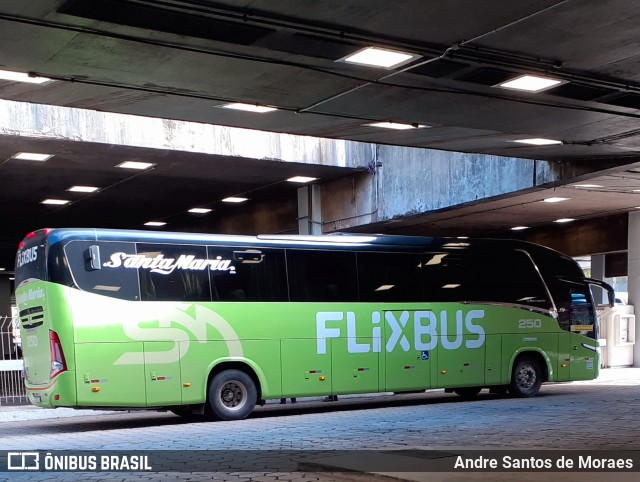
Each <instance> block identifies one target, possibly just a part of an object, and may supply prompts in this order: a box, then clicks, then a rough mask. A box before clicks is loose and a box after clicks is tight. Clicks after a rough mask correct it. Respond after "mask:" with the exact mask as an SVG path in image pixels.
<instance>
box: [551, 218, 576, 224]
mask: <svg viewBox="0 0 640 482" xmlns="http://www.w3.org/2000/svg"><path fill="white" fill-rule="evenodd" d="M571 221H575V219H573V218H560V219H556V220H555V221H554V223H570V222H571Z"/></svg>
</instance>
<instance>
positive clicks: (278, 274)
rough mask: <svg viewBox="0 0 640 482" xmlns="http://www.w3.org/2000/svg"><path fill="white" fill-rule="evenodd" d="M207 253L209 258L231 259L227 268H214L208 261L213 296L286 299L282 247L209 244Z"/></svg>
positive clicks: (214, 297)
mask: <svg viewBox="0 0 640 482" xmlns="http://www.w3.org/2000/svg"><path fill="white" fill-rule="evenodd" d="M208 253H209V260H218V261H222V260H232V263H231V264H230V265H229V269H220V270H216V269H215V265H212V269H211V279H212V286H211V291H212V295H213V299H214V300H220V301H287V300H288V294H287V271H286V267H285V258H284V250H282V249H246V248H227V247H218V246H209V247H208ZM223 267H226V264H225V265H224V266H223Z"/></svg>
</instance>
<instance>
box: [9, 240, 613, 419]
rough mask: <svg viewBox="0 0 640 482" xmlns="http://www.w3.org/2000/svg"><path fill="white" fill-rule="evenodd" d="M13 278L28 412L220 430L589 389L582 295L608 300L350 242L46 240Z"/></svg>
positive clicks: (581, 289) (505, 252)
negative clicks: (258, 419) (310, 412)
mask: <svg viewBox="0 0 640 482" xmlns="http://www.w3.org/2000/svg"><path fill="white" fill-rule="evenodd" d="M15 281H16V303H17V305H18V309H19V316H20V329H21V334H22V345H23V356H24V372H25V384H26V388H27V392H28V396H29V400H30V402H31V403H33V404H35V405H38V406H42V407H50V408H55V407H76V408H77V407H94V408H96V407H104V408H107V407H108V408H128V409H129V408H148V409H163V410H166V409H168V410H172V411H174V412H175V413H177V414H180V415H193V414H208V415H209V416H211V417H212V418H216V419H222V420H237V419H242V418H245V417H246V416H248V415H249V414H250V413H251V411H252V410H253V409H254V407H255V405H256V404H261V403H265V401H266V400H269V399H279V398H284V397H307V396H308V397H312V396H325V395H341V394H352V393H374V392H395V393H402V392H413V391H424V390H427V389H432V388H444V389H446V390H447V391H453V392H455V393H457V394H459V395H461V396H464V397H471V396H474V395H476V394H477V393H478V392H479V391H480V390H481V389H483V388H490V389H492V390H495V391H505V390H507V389H508V390H509V391H510V392H511V393H513V394H514V395H515V396H520V397H529V396H533V395H535V394H536V393H537V392H538V391H539V389H540V385H541V384H542V383H543V382H547V381H548V382H555V381H568V380H588V379H593V378H596V377H597V376H598V372H599V367H600V363H599V355H598V344H597V340H598V323H597V318H596V315H595V310H594V304H593V300H592V296H591V292H590V286H589V285H591V284H594V285H597V286H599V287H600V288H603V289H606V290H607V291H608V292H609V298H610V300H612V297H613V290H612V289H611V288H610V287H609V286H608V285H606V284H605V283H602V282H600V281H596V280H592V279H587V278H585V277H584V274H583V272H582V270H581V269H580V268H579V266H578V265H577V264H576V263H575V262H574V261H573V260H572V259H571V258H569V257H567V256H565V255H562V254H560V253H558V252H556V251H553V250H551V249H548V248H545V247H542V246H538V245H535V244H531V243H525V242H520V241H512V240H486V239H475V240H473V239H464V240H462V239H454V238H428V237H408V236H384V235H356V234H354V235H351V234H336V235H326V236H272V235H268V236H257V237H252V236H233V235H208V234H187V233H161V232H151V231H132V230H108V229H85V228H83V229H46V230H39V231H35V232H33V233H30V234H28V235H27V236H26V238H25V239H24V241H22V242H21V244H20V247H19V250H18V253H17V257H16V270H15Z"/></svg>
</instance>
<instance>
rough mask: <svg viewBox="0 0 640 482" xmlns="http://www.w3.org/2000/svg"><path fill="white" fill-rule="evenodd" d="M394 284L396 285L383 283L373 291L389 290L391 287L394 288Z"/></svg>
mask: <svg viewBox="0 0 640 482" xmlns="http://www.w3.org/2000/svg"><path fill="white" fill-rule="evenodd" d="M394 286H395V285H382V286H379V287H378V288H376V289H375V290H373V291H387V290H390V289H391V288H393V287H394Z"/></svg>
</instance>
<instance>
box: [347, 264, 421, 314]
mask: <svg viewBox="0 0 640 482" xmlns="http://www.w3.org/2000/svg"><path fill="white" fill-rule="evenodd" d="M357 256H358V280H359V283H360V300H361V301H388V302H393V301H420V299H421V296H422V280H421V278H420V266H419V264H420V255H418V254H402V253H358V255H357Z"/></svg>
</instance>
